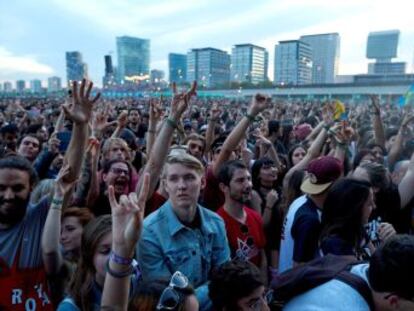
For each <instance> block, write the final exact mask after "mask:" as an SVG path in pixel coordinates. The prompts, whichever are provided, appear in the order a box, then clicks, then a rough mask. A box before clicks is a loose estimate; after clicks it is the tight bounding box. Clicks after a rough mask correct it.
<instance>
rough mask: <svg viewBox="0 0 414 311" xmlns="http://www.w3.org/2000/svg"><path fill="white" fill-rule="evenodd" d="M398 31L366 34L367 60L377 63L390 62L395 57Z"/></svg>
mask: <svg viewBox="0 0 414 311" xmlns="http://www.w3.org/2000/svg"><path fill="white" fill-rule="evenodd" d="M399 37H400V31H399V30H388V31H377V32H370V33H369V34H368V41H367V58H368V59H375V60H376V61H377V62H390V61H391V59H392V58H394V57H397V48H398V40H399Z"/></svg>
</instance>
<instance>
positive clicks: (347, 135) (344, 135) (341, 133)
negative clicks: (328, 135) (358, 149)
mask: <svg viewBox="0 0 414 311" xmlns="http://www.w3.org/2000/svg"><path fill="white" fill-rule="evenodd" d="M332 131H333V132H334V133H335V139H336V141H337V142H339V143H341V144H348V143H349V142H350V141H351V139H352V137H354V135H355V131H354V129H353V128H352V127H350V126H349V125H348V123H347V122H345V121H343V122H341V123H340V124H337V125H335V127H333V128H332Z"/></svg>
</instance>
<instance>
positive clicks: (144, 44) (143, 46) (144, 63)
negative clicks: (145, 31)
mask: <svg viewBox="0 0 414 311" xmlns="http://www.w3.org/2000/svg"><path fill="white" fill-rule="evenodd" d="M116 48H117V54H118V79H119V81H120V82H122V81H128V80H129V79H132V78H133V77H136V76H149V71H150V70H149V66H150V40H147V39H140V38H134V37H127V36H123V37H117V38H116Z"/></svg>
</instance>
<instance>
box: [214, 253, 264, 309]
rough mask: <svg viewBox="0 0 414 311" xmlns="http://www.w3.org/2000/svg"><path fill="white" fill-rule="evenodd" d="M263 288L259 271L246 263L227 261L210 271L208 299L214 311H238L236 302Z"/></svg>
mask: <svg viewBox="0 0 414 311" xmlns="http://www.w3.org/2000/svg"><path fill="white" fill-rule="evenodd" d="M260 286H264V281H263V279H262V275H261V274H260V271H259V269H258V268H257V267H256V266H255V265H254V264H252V263H251V262H248V261H229V262H226V263H224V264H223V265H221V266H219V267H217V268H216V269H214V270H213V271H212V274H211V279H210V283H209V285H208V288H209V297H210V299H211V301H212V303H213V307H214V310H217V311H219V310H224V309H225V310H228V311H236V310H238V309H239V308H238V306H237V302H238V301H239V300H240V299H241V298H243V297H246V296H248V295H250V294H251V293H252V292H253V291H254V290H256V289H257V288H258V287H260Z"/></svg>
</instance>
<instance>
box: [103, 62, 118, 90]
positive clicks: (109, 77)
mask: <svg viewBox="0 0 414 311" xmlns="http://www.w3.org/2000/svg"><path fill="white" fill-rule="evenodd" d="M104 62H105V75H104V76H103V79H102V84H103V86H104V87H109V86H111V85H115V84H116V79H115V70H114V66H113V64H112V56H111V55H105V56H104Z"/></svg>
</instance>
